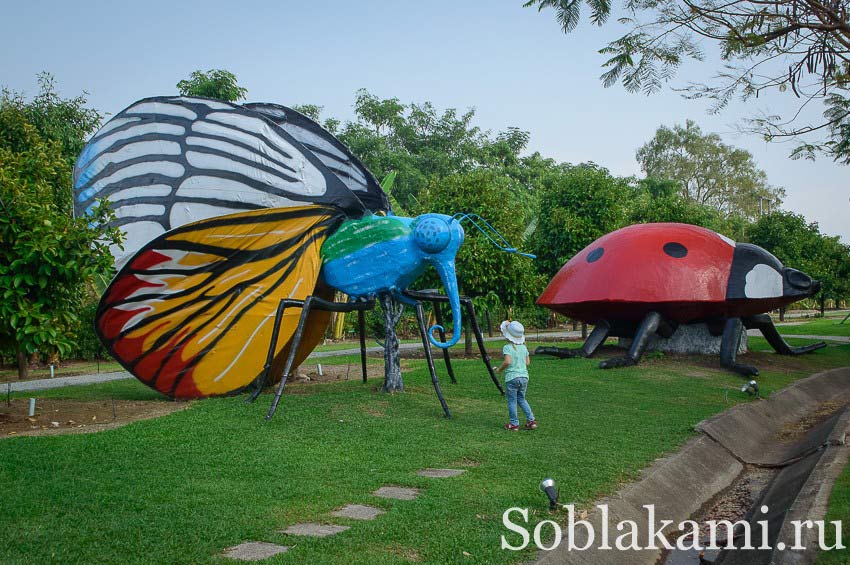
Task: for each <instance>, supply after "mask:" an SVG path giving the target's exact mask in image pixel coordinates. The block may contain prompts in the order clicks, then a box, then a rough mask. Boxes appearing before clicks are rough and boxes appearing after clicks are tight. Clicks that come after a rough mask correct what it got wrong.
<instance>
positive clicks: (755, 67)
mask: <svg viewBox="0 0 850 565" xmlns="http://www.w3.org/2000/svg"><path fill="white" fill-rule="evenodd" d="M586 4H587V6H588V8H589V9H590V20H591V22H592V23H594V24H596V25H600V26H601V25H603V24H604V23H605V22H606V21H607V19H608V17H609V16H610V15H611V11H612V3H611V2H610V0H586ZM525 6H526V7H529V6H537V8H538V10H543V9H544V8H554V9H555V12H556V15H557V18H558V21H559V23H560V24H561V28H562V29H563V31H564V32H565V33H568V32H570V31H572V30H573V29H575V27H576V26H577V25H578V22H579V20H580V16H581V6H582V2H581V1H580V0H569V1H564V0H528V1H527V2H526V3H525ZM624 7H625V9H626V11H627V13H628V16H627V17H625V18H622V19H621V20H620V22H621V23H624V24H626V25H627V26H629V27H630V29H629V31H628V32H627V33H626V34H625V35H623V36H622V37H620V38H618V39H615V40H614V41H611V42H610V43H609V44H608V45H607V46H606V47H604V48H603V49H601V51H600V52H601V53H604V54H607V55H610V58H609V59H608V60H607V61H606V62H605V63H604V65H603V66H604V67H606V68H607V69H608V70H607V71H606V72H604V73H603V74H602V77H601V79H602V82H603V84H604V85H605V86H611V85H613V84H616V83H617V82H621V83H622V84H623V86H624V87H625V88H626V89H627V90H629V91H630V92H634V91H643V92H645V93H652V92H656V91H658V90H659V89H660V88H661V86H662V85H663V84H664V83H665V82H667V81H669V80H670V79H671V78H672V77H673V76H674V75H675V73H676V71H677V70H678V68H679V67H680V66H681V65H682V64H683V63H684V62H685V61H686V60H689V59H694V60H702V59H703V56H704V55H703V49H702V46H701V44H700V42H701V41H707V42H709V43H710V44H714V45H716V46H717V47H718V48H719V50H720V54H721V57H722V59H723V61H724V62H725V63H724V67H723V68H722V69H720V70H719V71H718V72H717V74H716V77H715V79H714V81H713V82H711V83H709V84H705V83H702V84H691V85H689V86H688V87H686V88H685V94H686V96H689V97H693V98H708V99H711V100H713V101H714V110H720V109H722V108H723V107H725V106H726V104H727V103H728V102H729V101H730V100H731V99H732V98H733V97H736V96H740V97H741V98H742V99H743V100H748V99H750V98H753V97H757V96H759V94H760V93H762V92H765V91H770V90H778V91H780V92H786V91H790V93H791V94H793V95H794V96H796V97H797V98H798V99H799V107H800V108H803V107H804V106H806V105H807V104H809V103H810V102H811V101H812V100H818V99H821V100H823V101H825V102H826V111H825V112H824V115H823V120H822V121H821V122H820V123H819V124H814V125H809V124H801V123H800V122H799V121H798V120H797V114H799V112H797V113H792V114H791V115H787V116H785V117H782V116H766V117H756V118H753V119H752V120H751V121H750V126H751V127H752V128H753V130H754V131H758V132H760V133H761V134H763V135H764V136H765V137H766V138H767V139H774V138H778V137H784V138H787V137H796V136H799V135H802V134H815V135H820V139H819V140H818V141H816V142H814V143H808V144H803V145H802V146H800V147H798V149H797V150H795V151H794V153H793V154H792V155H793V156H797V157H800V156H807V157H813V156H814V155H815V154H816V153H818V152H822V153H825V154H826V155H829V156H830V157H832V158H834V159H836V160H838V161H840V162H842V163H845V164H846V163H848V162H850V100H848V92H847V89H848V86H850V82H848V81H850V20H848V9H847V2H846V0H729V1H727V2H720V3H719V2H716V1H715V0H625V2H624Z"/></svg>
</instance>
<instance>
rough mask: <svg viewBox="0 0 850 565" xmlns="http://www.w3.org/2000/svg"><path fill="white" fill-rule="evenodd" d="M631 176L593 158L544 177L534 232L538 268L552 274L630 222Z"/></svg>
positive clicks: (565, 166)
mask: <svg viewBox="0 0 850 565" xmlns="http://www.w3.org/2000/svg"><path fill="white" fill-rule="evenodd" d="M633 190H634V189H633V187H632V186H631V184H630V183H629V180H628V179H624V178H617V177H614V176H612V175H611V173H609V172H608V170H607V169H604V168H602V167H599V166H598V165H595V164H593V163H589V164H583V165H578V166H571V165H563V166H561V167H560V168H559V169H558V170H556V171H553V172H551V173H549V174H548V175H546V176H545V177H544V178H543V183H542V187H541V194H540V213H539V215H538V223H537V228H536V229H535V230H534V234H533V237H532V248H533V250H534V251H533V253H535V254H536V255H537V261H535V265H536V266H537V269H538V270H539V271H540V272H541V273H542V274H544V275H545V276H548V277H549V278H551V277H552V276H554V274H555V273H557V272H558V270H560V268H561V267H562V266H563V265H564V263H566V262H567V261H569V260H570V258H572V256H573V255H575V254H576V253H578V252H579V251H581V250H582V249H584V248H585V247H586V246H588V245H590V244H591V243H592V242H593V241H594V240H596V239H597V238H599V237H602V236H603V235H605V234H606V233H608V232H611V231H614V230H616V229H619V228H621V227H623V226H624V225H626V222H627V203H628V201H629V197H630V195H631V194H632V193H633Z"/></svg>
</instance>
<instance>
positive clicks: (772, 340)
mask: <svg viewBox="0 0 850 565" xmlns="http://www.w3.org/2000/svg"><path fill="white" fill-rule="evenodd" d="M743 322H744V326H745V327H747V328H754V329H757V330H759V331H760V332H761V334H762V335H763V336H764V338H765V339H766V340H767V343H769V344H770V346H771V347H772V348H773V349H774V350H775V351H776V352H777V353H779V354H780V355H803V354H804V353H811V352H812V351H817V350H818V349H821V348H823V347H826V344H825V343H824V342H822V341H819V342H817V343H813V344H811V345H806V346H803V347H791V346H790V345H788V342H787V341H785V340H784V339H783V338H782V336H781V335H779V331H777V329H776V326H774V325H773V320H771V319H770V316H768V315H767V314H759V315H757V316H750V317H749V318H744V320H743Z"/></svg>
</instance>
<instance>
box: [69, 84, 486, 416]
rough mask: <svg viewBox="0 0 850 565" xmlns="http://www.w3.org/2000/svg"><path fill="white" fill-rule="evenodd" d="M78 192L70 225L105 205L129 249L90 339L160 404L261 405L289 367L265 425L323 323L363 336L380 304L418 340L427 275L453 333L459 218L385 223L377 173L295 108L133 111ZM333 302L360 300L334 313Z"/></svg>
mask: <svg viewBox="0 0 850 565" xmlns="http://www.w3.org/2000/svg"><path fill="white" fill-rule="evenodd" d="M74 190H75V193H74V194H75V199H74V200H75V202H74V204H75V211H76V213H77V214H86V213H87V212H89V211H90V210H91V208H92V207H93V206H95V205H96V203H97V202H98V201H100V200H102V199H107V200H108V202H109V205H110V206H111V207H112V208H113V209H114V211H115V214H116V216H117V225H118V226H120V227H121V229H122V230H123V231H124V232H125V234H126V240H125V243H124V247H123V249H121V248H115V249H113V254H114V255H115V258H116V266H117V267H119V268H120V270H119V272H118V274H117V275H116V277H115V279H114V280H113V281H112V283H111V284H110V286H109V288H107V290H106V291H105V292H104V294H103V297H102V299H101V302H100V305H99V307H98V310H97V314H96V321H95V325H96V330H97V333H98V335H99V336H100V338H101V339H102V341H103V342H104V344H105V345H106V347H107V349H108V351H109V352H110V353H111V354H112V355H113V356H114V357H115V358H116V359H117V360H118V361H119V362H120V363H121V364H122V365H123V366H124V367H125V368H126V369H127V370H128V371H130V372H131V373H132V374H133V375H135V376H136V377H137V378H138V379H139V380H141V381H142V382H143V383H145V384H147V385H148V386H151V387H152V388H154V389H156V390H157V391H159V392H161V393H163V394H165V395H167V396H169V397H174V398H184V399H185V398H200V397H206V396H214V395H223V394H230V393H234V392H238V391H241V390H243V389H245V388H246V387H248V386H249V385H252V384H253V385H254V386H255V387H256V389H255V394H254V395H253V396H252V398H256V395H257V394H258V393H259V391H260V388H261V387H262V386H263V384H265V382H266V380H267V379H268V378H269V377H268V375H269V374H270V373H271V374H273V375H281V370H280V369H281V365H283V360H286V363H285V367H284V370H283V371H282V379H281V381H280V387H279V389H278V395H277V396H276V398H275V401H274V403H273V405H272V409H271V410H270V412H269V416H268V417H271V415H272V414H273V413H274V409H275V407H276V406H277V402H278V400H279V398H280V394H281V393H282V392H283V386H284V384H285V382H286V377H287V375H288V374H289V371H290V370H291V368H292V367H293V366H297V365H298V364H300V363H301V362H302V361H303V360H304V359H305V358H306V356H307V355H308V354H309V353H310V351H311V350H312V349H313V348H314V347H315V346H316V344H317V343H318V342H319V341H320V340H321V339H322V336H323V333H324V329H325V327H326V325H327V322H328V319H329V316H330V313H329V312H330V311H332V310H333V311H353V310H358V311H360V313H361V330H362V310H363V309H364V308H367V307H371V305H372V304H374V298H375V297H376V296H377V297H386V296H390V297H392V298H394V299H395V300H397V301H399V302H402V303H407V304H411V305H414V306H417V314H418V316H419V319H420V328H421V330H422V331H423V332H424V331H425V328H424V321H423V319H422V310H421V305H420V304H419V302H418V301H417V300H415V299H414V298H412V297H411V295H406V294H405V290H406V289H407V288H408V286H409V285H410V284H411V283H412V282H413V281H414V280H415V279H416V278H417V277H418V276H419V275H420V274H421V273H422V272H423V270H424V269H425V268H426V266H427V265H434V266H435V267H436V269H437V271H438V273H439V275H440V277H441V280H442V282H443V285H444V287H445V289H446V292H447V295H448V297H447V298H445V297H442V298H445V301H447V302H448V303H449V304H450V307H451V312H452V317H453V321H454V324H455V328H458V327H459V324H460V320H461V308H460V304H461V298H460V297H459V294H458V287H457V280H456V274H455V255H456V254H457V251H458V248H459V247H460V245H461V244H462V242H463V239H464V231H463V228H462V227H461V225H460V221H461V218H459V217H450V216H446V215H441V214H425V215H422V216H419V217H417V218H402V217H398V216H394V215H392V210H391V207H390V204H389V201H388V198H387V195H386V194H385V193H384V192H383V190H382V189H381V187H380V185H379V184H378V182H377V181H376V179H375V177H374V176H373V175H372V173H370V172H369V171H368V169H366V167H365V166H363V164H362V163H361V162H360V161H359V160H358V159H357V158H356V157H355V156H353V155H352V154H351V153H350V152H349V151H348V149H347V148H346V147H345V146H344V145H343V144H342V143H340V142H339V141H338V140H337V139H336V138H334V137H333V136H332V135H331V134H330V133H328V132H327V131H325V130H324V129H322V128H321V127H320V126H319V125H318V124H316V123H315V122H313V121H312V120H310V119H309V118H307V117H305V116H303V115H302V114H299V113H298V112H295V111H293V110H291V109H289V108H285V107H283V106H278V105H274V104H249V105H246V106H238V105H234V104H230V103H227V102H222V101H218V100H208V99H202V98H188V97H157V98H147V99H144V100H140V101H138V102H136V103H135V104H133V105H131V106H130V107H128V108H127V109H125V110H124V111H122V112H120V113H119V114H117V115H116V116H115V117H114V118H112V119H111V120H110V121H109V122H108V123H106V124H105V125H104V126H103V127H102V128H101V129H100V131H98V132H97V134H96V135H95V136H94V137H93V138H92V139H91V141H90V142H89V143H88V145H87V146H86V147H85V149H84V150H83V152H82V154H81V155H80V157H79V159H78V161H77V165H76V168H75V171H74ZM379 214H384V215H379ZM333 289H338V290H341V291H343V292H345V293H346V294H348V295H349V296H350V297H352V299H354V301H353V302H351V303H349V304H335V303H332V302H331V299H332V296H333ZM358 299H359V300H358ZM288 306H299V307H301V306H304V308H303V310H302V311H301V312H300V314H299V312H298V311H297V310H292V309H290V310H288V311H287V310H286V308H287V307H288ZM311 306H312V308H311ZM468 311H470V310H469V309H468ZM435 330H437V331H440V333H441V336H443V334H442V327H441V326H439V325H438V326H434V327H432V328H431V329H430V330H429V331H428V333H427V335H428V338H429V339H430V341H431V343H433V344H434V345H436V346H437V347H440V348H446V347H450V346H452V345H454V344H455V343H457V341H458V339H459V337H460V332H459V331H455V332H454V334H453V337H452V339H451V340H450V341H448V343H444V342H443V341H442V340H441V341H439V342H438V341H437V340H436V339H435V338H434V336H433V332H434V331H435ZM443 337H444V336H443ZM423 341H424V342H425V344H426V346H427V341H425V340H424V337H423ZM361 348H362V349H363V350H365V346H363V341H362V331H361ZM426 353H428V356H429V367H430V369H431V374H432V380H433V383H434V386H435V389H436V391H437V395H438V397H439V398H440V401H441V404H442V406H443V409H444V410H445V412H446V415H447V416H449V415H450V413H449V411H448V407H447V406H446V403H445V401H444V399H443V397H442V394H441V392H440V388H439V384H438V382H437V379H436V375H435V374H434V371H433V364H432V363H431V362H430V352H429V351H428V347H426ZM264 361H265V364H264ZM486 361H488V360H487V359H486V358H485V362H486ZM488 366H489V364H488ZM364 367H365V361H364ZM491 375H492V369H491ZM493 378H494V382H495V377H493ZM364 379H365V372H364ZM497 386H498V384H497Z"/></svg>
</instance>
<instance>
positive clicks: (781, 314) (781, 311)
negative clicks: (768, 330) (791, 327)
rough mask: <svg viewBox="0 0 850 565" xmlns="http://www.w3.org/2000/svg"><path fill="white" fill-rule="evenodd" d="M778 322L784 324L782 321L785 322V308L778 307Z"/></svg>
mask: <svg viewBox="0 0 850 565" xmlns="http://www.w3.org/2000/svg"><path fill="white" fill-rule="evenodd" d="M779 321H780V322H784V321H785V306H780V307H779Z"/></svg>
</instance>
